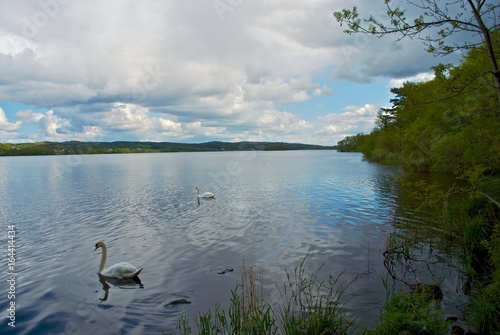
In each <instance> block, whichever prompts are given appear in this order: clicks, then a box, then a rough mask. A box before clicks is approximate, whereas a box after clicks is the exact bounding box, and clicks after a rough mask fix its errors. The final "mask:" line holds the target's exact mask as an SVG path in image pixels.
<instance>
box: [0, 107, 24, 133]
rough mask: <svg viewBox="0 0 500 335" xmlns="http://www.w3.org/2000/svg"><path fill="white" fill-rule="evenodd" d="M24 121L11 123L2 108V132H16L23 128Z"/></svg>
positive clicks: (0, 109)
mask: <svg viewBox="0 0 500 335" xmlns="http://www.w3.org/2000/svg"><path fill="white" fill-rule="evenodd" d="M21 125H22V121H16V122H9V120H7V116H6V115H5V112H4V110H3V109H2V108H0V130H1V131H15V130H19V128H21Z"/></svg>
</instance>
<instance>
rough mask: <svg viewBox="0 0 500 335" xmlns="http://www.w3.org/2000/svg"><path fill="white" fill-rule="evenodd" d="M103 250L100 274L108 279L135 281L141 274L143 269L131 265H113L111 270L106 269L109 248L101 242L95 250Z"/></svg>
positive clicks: (125, 263)
mask: <svg viewBox="0 0 500 335" xmlns="http://www.w3.org/2000/svg"><path fill="white" fill-rule="evenodd" d="M99 248H102V256H101V265H99V274H101V275H103V276H104V277H108V278H117V279H134V278H137V276H138V275H139V273H141V271H142V269H143V268H140V269H139V270H138V269H137V268H136V267H135V266H133V265H132V264H130V263H127V262H121V263H117V264H114V265H111V266H110V267H109V268H107V269H104V268H105V267H106V256H107V255H108V248H107V247H106V243H104V242H103V241H99V242H97V243H96V244H95V249H94V251H96V250H97V249H99Z"/></svg>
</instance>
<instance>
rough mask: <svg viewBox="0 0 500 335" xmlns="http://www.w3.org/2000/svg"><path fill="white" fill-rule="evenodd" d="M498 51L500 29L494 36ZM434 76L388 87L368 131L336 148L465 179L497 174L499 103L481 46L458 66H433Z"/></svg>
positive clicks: (499, 161) (497, 51)
mask: <svg viewBox="0 0 500 335" xmlns="http://www.w3.org/2000/svg"><path fill="white" fill-rule="evenodd" d="M493 38H494V43H493V45H494V46H495V47H496V49H495V54H496V55H497V58H498V55H500V33H496V34H494V35H493ZM434 72H435V78H434V79H433V80H431V81H428V82H423V83H410V82H407V83H405V84H404V85H403V87H398V88H393V89H392V90H391V92H392V93H394V95H395V97H394V98H393V99H391V101H390V102H391V103H392V107H391V108H381V109H380V110H379V112H378V117H377V119H376V122H375V123H376V127H375V129H374V130H373V131H372V132H371V133H370V134H359V135H356V136H349V137H346V138H345V139H343V140H342V141H340V142H339V143H338V150H339V151H361V152H363V153H364V154H365V156H366V157H368V158H370V159H372V160H375V161H379V162H385V163H394V164H401V165H404V166H406V167H410V168H413V169H415V170H418V171H422V172H429V171H436V172H452V173H455V174H457V175H460V176H467V177H468V179H469V178H470V177H472V175H475V176H476V177H477V176H479V175H483V174H497V173H499V172H500V106H499V101H498V99H497V91H496V88H495V83H494V80H493V79H494V77H493V76H492V75H491V66H490V61H489V59H488V55H487V53H486V51H485V49H484V48H475V49H471V50H470V51H469V52H468V54H467V55H466V56H465V57H464V58H463V60H462V62H461V64H460V65H459V66H456V67H455V66H452V65H449V64H448V65H447V64H440V65H438V66H436V67H434Z"/></svg>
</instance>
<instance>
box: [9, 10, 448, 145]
mask: <svg viewBox="0 0 500 335" xmlns="http://www.w3.org/2000/svg"><path fill="white" fill-rule="evenodd" d="M352 6H358V8H359V11H360V14H361V15H360V16H361V17H368V16H369V15H370V14H372V15H375V16H376V17H379V18H381V19H386V18H385V14H384V13H385V6H384V2H383V0H377V1H376V0H355V1H349V2H347V1H341V0H301V1H300V2H299V1H294V2H292V1H285V0H251V1H250V0H186V1H178V0H176V1H174V0H163V1H161V0H145V1H136V0H134V1H132V0H120V1H118V0H107V1H98V0H86V1H76V0H36V1H31V0H26V1H2V2H1V3H0V142H2V143H24V142H37V141H58V142H62V141H70V140H78V141H121V140H128V141H156V142H182V143H200V142H207V141H229V142H236V141H273V142H274V141H277V142H293V143H307V144H320V145H335V144H336V143H337V142H338V141H340V140H341V139H343V138H344V137H345V136H349V135H355V134H358V133H369V132H370V131H371V130H372V129H373V128H374V119H375V117H376V114H377V111H378V110H379V108H381V107H390V102H389V100H390V99H391V98H392V97H393V95H392V94H391V93H390V89H391V88H392V87H399V86H401V85H402V84H403V83H404V82H405V81H407V80H410V81H418V80H429V79H431V78H432V69H431V67H432V66H435V65H437V64H439V63H440V62H441V63H444V62H450V59H451V61H452V62H453V61H456V59H457V58H456V57H455V58H453V57H452V58H450V59H442V58H436V57H434V56H433V55H430V54H428V53H427V52H426V51H425V50H424V49H425V48H424V46H423V45H422V44H421V43H420V42H419V41H416V40H410V39H408V40H401V41H396V37H393V36H387V37H384V38H376V37H371V36H367V35H348V34H345V33H343V30H344V29H345V27H341V26H340V25H339V23H337V22H336V20H335V19H334V17H333V14H332V13H333V12H334V11H339V10H341V9H343V8H351V7H352Z"/></svg>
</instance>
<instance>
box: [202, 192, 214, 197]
mask: <svg viewBox="0 0 500 335" xmlns="http://www.w3.org/2000/svg"><path fill="white" fill-rule="evenodd" d="M200 197H202V198H213V197H215V194H213V193H212V192H205V193H203V194H202V195H200Z"/></svg>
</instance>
